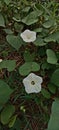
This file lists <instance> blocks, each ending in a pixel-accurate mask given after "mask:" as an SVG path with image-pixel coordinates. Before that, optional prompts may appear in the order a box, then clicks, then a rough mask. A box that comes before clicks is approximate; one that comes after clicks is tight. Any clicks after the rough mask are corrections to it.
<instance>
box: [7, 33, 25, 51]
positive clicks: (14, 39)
mask: <svg viewBox="0 0 59 130" xmlns="http://www.w3.org/2000/svg"><path fill="white" fill-rule="evenodd" d="M6 39H7V42H8V43H9V44H10V45H11V46H12V47H14V48H15V49H16V50H17V51H18V50H19V48H20V47H21V45H22V44H24V42H23V40H22V39H21V37H20V36H14V35H7V37H6Z"/></svg>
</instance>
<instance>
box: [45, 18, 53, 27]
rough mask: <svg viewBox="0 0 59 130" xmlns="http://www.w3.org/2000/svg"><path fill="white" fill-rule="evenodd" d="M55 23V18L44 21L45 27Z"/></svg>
mask: <svg viewBox="0 0 59 130" xmlns="http://www.w3.org/2000/svg"><path fill="white" fill-rule="evenodd" d="M53 24H54V20H48V21H46V22H45V23H43V27H45V28H50V27H51V26H53Z"/></svg>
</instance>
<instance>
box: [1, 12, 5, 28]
mask: <svg viewBox="0 0 59 130" xmlns="http://www.w3.org/2000/svg"><path fill="white" fill-rule="evenodd" d="M0 26H1V27H5V21H4V17H3V15H2V14H1V13H0Z"/></svg>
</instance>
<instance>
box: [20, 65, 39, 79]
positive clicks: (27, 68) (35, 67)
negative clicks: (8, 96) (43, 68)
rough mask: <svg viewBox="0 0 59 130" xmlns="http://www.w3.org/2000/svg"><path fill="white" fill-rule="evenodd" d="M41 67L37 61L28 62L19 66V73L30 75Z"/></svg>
mask: <svg viewBox="0 0 59 130" xmlns="http://www.w3.org/2000/svg"><path fill="white" fill-rule="evenodd" d="M39 69H40V65H38V64H37V63H36V62H26V63H24V64H23V65H22V66H21V67H20V68H19V73H20V74H21V75H24V76H26V75H28V74H29V73H30V72H32V71H33V72H35V71H38V70H39Z"/></svg>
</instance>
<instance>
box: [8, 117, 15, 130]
mask: <svg viewBox="0 0 59 130" xmlns="http://www.w3.org/2000/svg"><path fill="white" fill-rule="evenodd" d="M16 118H17V115H14V116H12V117H11V119H10V121H9V124H8V126H9V128H11V127H13V125H14V123H15V121H16Z"/></svg>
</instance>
